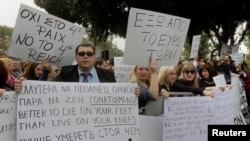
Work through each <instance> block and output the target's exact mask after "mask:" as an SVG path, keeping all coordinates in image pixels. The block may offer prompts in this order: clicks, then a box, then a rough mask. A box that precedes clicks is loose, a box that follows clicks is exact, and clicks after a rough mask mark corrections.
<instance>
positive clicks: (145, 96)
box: [130, 59, 159, 109]
mask: <svg viewBox="0 0 250 141" xmlns="http://www.w3.org/2000/svg"><path fill="white" fill-rule="evenodd" d="M157 66H158V60H155V61H154V62H153V61H152V59H150V63H149V66H135V67H134V69H133V72H132V75H131V78H130V82H132V83H135V82H136V83H137V84H138V87H139V88H140V94H139V96H138V101H139V103H138V104H139V109H141V108H142V107H145V105H146V104H147V102H148V101H150V100H155V99H157V98H158V92H159V87H158V82H157V81H158V77H157Z"/></svg>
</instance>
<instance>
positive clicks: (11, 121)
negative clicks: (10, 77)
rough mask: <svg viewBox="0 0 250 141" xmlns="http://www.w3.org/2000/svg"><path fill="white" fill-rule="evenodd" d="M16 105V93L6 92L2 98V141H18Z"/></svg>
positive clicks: (0, 114)
mask: <svg viewBox="0 0 250 141" xmlns="http://www.w3.org/2000/svg"><path fill="white" fill-rule="evenodd" d="M16 103H17V95H16V93H15V92H14V91H11V92H5V93H4V94H3V95H2V96H1V97H0V119H1V122H0V140H1V141H16V115H17V113H16V111H17V108H16Z"/></svg>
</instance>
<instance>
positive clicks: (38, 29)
mask: <svg viewBox="0 0 250 141" xmlns="http://www.w3.org/2000/svg"><path fill="white" fill-rule="evenodd" d="M84 33H85V29H83V28H82V27H80V26H79V25H76V24H73V23H70V22H68V21H66V20H63V19H61V18H58V17H56V16H53V15H49V14H46V13H44V12H42V11H39V10H37V9H34V8H32V7H29V6H26V5H24V4H21V5H20V9H19V12H18V15H17V20H16V24H15V28H14V31H13V35H12V39H11V43H10V48H9V50H8V55H9V56H12V57H15V58H21V59H25V60H29V61H32V62H41V61H42V60H43V59H48V60H49V63H51V64H55V65H58V66H62V65H70V64H71V63H72V62H73V60H74V52H75V48H76V46H77V45H78V44H79V43H80V42H81V40H82V38H83V35H84Z"/></svg>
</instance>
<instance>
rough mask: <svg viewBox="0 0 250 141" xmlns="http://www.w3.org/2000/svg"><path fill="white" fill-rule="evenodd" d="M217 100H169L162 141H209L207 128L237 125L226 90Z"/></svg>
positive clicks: (166, 105) (217, 96)
mask: <svg viewBox="0 0 250 141" xmlns="http://www.w3.org/2000/svg"><path fill="white" fill-rule="evenodd" d="M213 91H214V93H215V97H214V98H211V97H209V96H198V97H169V98H168V99H167V100H165V107H164V127H163V128H164V130H163V141H191V140H199V141H206V140H207V133H208V128H207V127H208V125H211V124H234V122H233V118H234V116H233V113H232V109H233V101H232V100H233V99H232V98H233V96H232V94H231V92H230V90H229V89H228V88H227V89H226V90H225V91H222V90H220V89H219V88H214V89H213Z"/></svg>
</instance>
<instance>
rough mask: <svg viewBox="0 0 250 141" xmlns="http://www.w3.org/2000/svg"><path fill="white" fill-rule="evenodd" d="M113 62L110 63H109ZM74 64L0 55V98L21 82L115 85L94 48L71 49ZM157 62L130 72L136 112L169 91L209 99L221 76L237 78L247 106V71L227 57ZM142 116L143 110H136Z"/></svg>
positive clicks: (249, 75)
mask: <svg viewBox="0 0 250 141" xmlns="http://www.w3.org/2000/svg"><path fill="white" fill-rule="evenodd" d="M112 61H113V60H112ZM75 62H76V63H75V64H72V65H67V66H55V65H52V64H50V63H49V61H48V60H43V61H42V62H40V63H38V62H29V61H20V60H16V59H13V58H11V57H9V56H8V55H6V54H2V55H1V56H0V77H1V78H0V80H1V82H0V95H2V94H3V93H4V92H5V91H13V90H14V91H16V92H17V93H18V92H19V91H21V88H22V80H36V81H48V83H49V81H57V82H85V83H86V82H87V83H107V82H112V83H115V82H116V79H115V76H114V70H113V69H112V68H113V67H114V66H113V63H111V64H109V60H106V59H104V58H100V57H97V56H96V51H95V47H94V46H93V45H91V44H88V43H81V44H79V45H78V46H77V47H76V49H75ZM157 68H158V61H157V60H153V59H150V61H149V65H146V66H135V67H134V69H133V71H132V72H131V78H130V82H131V83H137V84H138V85H137V86H138V87H136V88H135V92H134V93H135V94H136V96H138V101H139V103H138V105H139V107H138V108H139V109H141V108H143V107H145V105H146V104H147V102H148V101H154V100H156V99H157V98H158V96H163V97H164V98H165V99H166V98H168V97H169V92H190V93H192V94H193V95H201V96H210V97H213V96H214V93H213V91H212V89H211V87H215V86H216V85H215V82H214V80H213V77H215V76H217V75H224V76H225V80H226V83H227V84H228V85H225V87H226V86H230V84H231V77H232V76H234V77H239V78H240V80H241V81H242V83H243V84H244V85H243V86H244V88H245V92H246V97H247V102H248V104H250V71H249V69H248V67H247V65H246V64H245V63H244V62H243V63H242V64H235V62H234V61H233V60H232V59H231V57H230V55H225V56H224V58H223V59H222V60H219V61H218V60H215V61H206V60H205V59H197V58H195V59H193V60H185V61H183V60H182V61H179V63H178V64H177V65H176V66H161V67H160V70H157ZM140 114H143V110H142V111H140Z"/></svg>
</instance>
